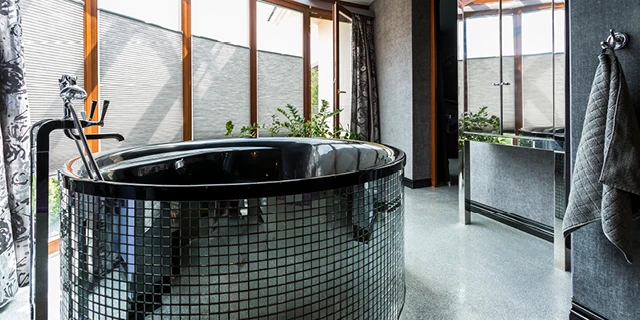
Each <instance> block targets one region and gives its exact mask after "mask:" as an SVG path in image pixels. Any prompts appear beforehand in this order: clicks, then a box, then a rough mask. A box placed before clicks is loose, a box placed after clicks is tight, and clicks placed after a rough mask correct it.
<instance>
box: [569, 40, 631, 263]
mask: <svg viewBox="0 0 640 320" xmlns="http://www.w3.org/2000/svg"><path fill="white" fill-rule="evenodd" d="M599 59H600V64H599V66H598V69H597V70H596V76H595V78H594V80H593V85H592V87H591V94H590V96H589V104H588V106H587V113H586V116H585V120H584V126H583V129H582V138H581V139H580V145H579V146H578V153H577V156H576V163H575V168H574V171H573V177H572V182H571V193H570V194H569V203H568V205H567V212H566V214H565V217H564V221H563V231H564V235H565V236H567V235H569V234H570V233H571V232H573V231H575V230H577V229H579V228H580V227H582V226H584V225H587V224H589V223H591V222H594V221H596V220H599V219H600V220H601V223H602V230H603V232H604V234H605V236H606V237H607V238H608V239H609V241H611V243H613V244H614V245H615V246H616V247H617V248H618V249H620V250H621V251H622V253H623V254H624V256H625V258H626V259H627V261H628V262H629V263H631V262H632V257H631V249H632V243H633V229H632V227H633V226H632V224H633V219H634V216H633V212H634V210H635V209H636V208H634V207H633V206H634V200H635V203H636V205H637V203H638V199H640V198H638V197H640V170H639V169H640V168H639V165H640V128H639V127H638V122H637V120H636V116H635V112H634V110H633V108H632V106H631V104H630V103H629V97H628V90H627V83H626V80H625V78H624V74H623V72H622V69H621V67H620V64H619V63H618V59H617V58H616V56H615V54H614V53H613V52H610V53H603V54H601V55H600V56H599Z"/></svg>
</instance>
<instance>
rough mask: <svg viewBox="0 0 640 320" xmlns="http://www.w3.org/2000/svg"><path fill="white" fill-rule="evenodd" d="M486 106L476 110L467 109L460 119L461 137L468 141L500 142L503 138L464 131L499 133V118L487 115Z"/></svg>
mask: <svg viewBox="0 0 640 320" xmlns="http://www.w3.org/2000/svg"><path fill="white" fill-rule="evenodd" d="M488 108H489V107H488V106H483V107H480V109H479V110H478V112H476V113H474V112H471V111H467V112H465V113H464V117H463V120H462V137H463V138H464V139H465V140H468V141H479V142H491V143H502V142H503V141H502V140H504V139H501V138H500V137H495V136H482V135H470V134H465V133H489V134H496V135H499V134H500V118H499V117H498V116H495V115H492V116H489V113H488V112H487V109H488Z"/></svg>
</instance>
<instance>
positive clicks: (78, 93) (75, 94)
mask: <svg viewBox="0 0 640 320" xmlns="http://www.w3.org/2000/svg"><path fill="white" fill-rule="evenodd" d="M76 80H77V78H76V77H75V76H72V75H68V74H63V75H62V76H61V77H60V79H58V83H59V84H60V97H62V99H64V100H84V99H86V98H87V92H86V91H84V89H82V88H80V87H79V86H78V85H77V84H76Z"/></svg>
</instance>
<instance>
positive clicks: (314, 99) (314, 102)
mask: <svg viewBox="0 0 640 320" xmlns="http://www.w3.org/2000/svg"><path fill="white" fill-rule="evenodd" d="M311 108H312V110H311V111H312V112H317V111H318V67H315V68H311Z"/></svg>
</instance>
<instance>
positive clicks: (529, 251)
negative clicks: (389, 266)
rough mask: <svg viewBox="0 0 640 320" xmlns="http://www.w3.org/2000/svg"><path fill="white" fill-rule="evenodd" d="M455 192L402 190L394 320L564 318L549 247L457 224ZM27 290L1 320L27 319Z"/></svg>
mask: <svg viewBox="0 0 640 320" xmlns="http://www.w3.org/2000/svg"><path fill="white" fill-rule="evenodd" d="M457 195H458V194H457V189H456V187H443V188H437V189H432V188H423V189H415V190H412V189H406V206H405V214H406V220H405V249H406V252H405V255H406V256H405V264H406V286H407V296H406V301H405V307H404V310H403V312H402V316H401V317H400V319H402V320H413V319H474V320H475V319H479V320H484V319H491V320H494V319H495V320H497V319H554V320H555V319H567V318H568V314H569V309H570V301H571V277H570V274H569V273H567V272H563V271H559V270H557V269H555V268H554V267H553V246H552V244H551V243H549V242H546V241H543V240H541V239H538V238H536V237H533V236H530V235H528V234H526V233H523V232H521V231H518V230H515V229H513V228H511V227H508V226H505V225H503V224H500V223H498V222H495V221H493V220H490V219H487V218H484V217H482V216H480V215H477V214H474V215H473V216H472V221H473V223H472V224H471V225H467V226H464V225H460V224H458V222H457V219H458V214H457V208H458V198H457ZM51 263H52V265H56V264H57V263H58V257H56V256H54V257H52V261H51ZM52 269H55V268H52ZM50 279H51V281H50V283H51V285H50V290H51V291H52V292H51V294H50V297H51V298H50V300H51V306H50V311H51V312H52V316H50V319H58V317H57V315H54V313H55V312H53V311H54V310H59V299H57V296H58V293H57V290H59V285H58V282H59V272H58V271H57V270H52V272H51V274H50ZM28 291H29V290H28V289H21V290H20V291H19V293H18V296H17V297H16V299H15V300H14V301H12V302H11V303H9V305H8V306H7V307H5V308H4V309H0V320H4V319H7V320H8V319H12V320H22V319H29V304H28V301H29V300H28V295H29V292H28Z"/></svg>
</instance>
